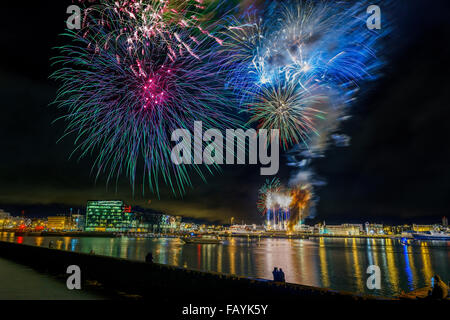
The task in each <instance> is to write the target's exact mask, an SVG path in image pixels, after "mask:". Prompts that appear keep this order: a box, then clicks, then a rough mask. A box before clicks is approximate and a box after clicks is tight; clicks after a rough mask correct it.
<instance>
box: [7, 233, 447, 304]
mask: <svg viewBox="0 0 450 320" xmlns="http://www.w3.org/2000/svg"><path fill="white" fill-rule="evenodd" d="M0 240H3V241H11V242H18V243H24V244H31V245H37V246H43V247H48V246H49V242H50V241H53V244H54V247H55V248H58V249H61V250H71V251H77V252H84V253H89V252H91V251H94V253H96V254H100V255H107V256H114V257H120V258H127V259H131V260H144V259H145V255H146V254H147V253H148V252H152V253H153V257H154V261H155V262H158V263H163V264H169V265H175V266H181V267H185V268H190V269H198V270H204V271H217V272H223V273H229V274H237V275H242V276H249V277H257V278H266V279H272V270H273V268H274V267H275V266H276V267H279V268H282V269H283V271H284V272H285V274H286V281H288V282H293V283H300V284H304V285H311V286H317V287H327V288H332V289H336V290H343V291H351V292H358V293H370V294H379V295H387V296H391V295H395V294H398V293H400V292H401V291H402V290H403V291H410V290H414V289H417V288H421V287H425V286H428V285H429V282H430V279H431V277H432V276H433V275H434V274H435V273H437V274H439V275H440V276H441V278H442V279H443V280H444V281H446V282H447V281H449V280H450V263H449V261H450V242H419V243H414V244H413V245H412V246H403V245H401V244H400V242H399V241H397V240H393V239H355V238H348V239H332V238H318V239H311V240H300V239H298V240H297V239H271V238H262V239H244V238H228V239H227V240H226V241H225V243H224V244H222V245H211V244H208V245H203V244H184V242H183V241H181V240H179V239H176V238H124V237H123V238H89V237H82V238H71V237H14V236H11V234H8V233H0ZM371 264H375V265H378V266H379V267H380V269H381V273H382V284H381V290H369V289H367V286H366V280H367V278H368V276H369V275H368V274H366V269H367V267H368V266H369V265H371Z"/></svg>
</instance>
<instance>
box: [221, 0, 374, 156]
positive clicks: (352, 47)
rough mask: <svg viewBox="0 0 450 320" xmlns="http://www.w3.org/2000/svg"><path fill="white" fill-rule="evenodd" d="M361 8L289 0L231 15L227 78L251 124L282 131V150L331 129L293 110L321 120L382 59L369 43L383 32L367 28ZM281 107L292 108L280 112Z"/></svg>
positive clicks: (346, 98) (226, 44) (226, 50)
mask: <svg viewBox="0 0 450 320" xmlns="http://www.w3.org/2000/svg"><path fill="white" fill-rule="evenodd" d="M366 8H367V6H366V5H365V3H358V4H356V5H349V4H348V5H344V4H342V3H339V4H333V3H330V2H317V1H292V2H290V3H289V4H279V3H278V4H277V3H273V5H271V6H269V8H268V9H267V10H266V11H262V12H260V13H259V15H258V17H256V14H255V13H252V14H249V15H248V16H247V17H246V20H245V21H243V22H240V21H238V20H233V21H231V25H230V26H229V27H228V28H227V30H226V31H225V32H224V33H223V39H224V43H223V47H222V50H223V51H224V56H225V58H224V61H225V63H224V64H225V65H226V66H227V67H229V68H231V69H232V71H231V72H230V75H231V79H230V80H229V84H230V86H232V87H234V89H235V92H236V93H237V94H238V96H239V98H240V101H241V102H242V105H243V106H244V110H245V111H247V112H249V113H250V118H251V120H250V122H255V120H256V119H257V122H258V123H259V125H260V126H261V127H264V128H274V129H280V131H281V134H280V138H281V141H282V143H283V146H284V147H285V148H287V147H288V146H293V145H296V144H297V143H299V142H301V143H302V144H303V145H304V146H305V147H307V146H308V143H309V142H310V138H311V136H315V135H317V134H319V135H325V136H328V135H329V134H331V132H329V131H327V130H325V131H323V132H322V131H320V130H315V129H314V127H320V124H319V123H320V121H315V122H314V123H313V122H311V121H310V119H311V114H308V113H307V112H306V113H305V114H304V115H301V114H299V112H298V111H299V110H305V111H308V110H309V111H311V109H315V110H317V111H319V113H320V114H321V118H323V119H326V117H327V115H326V113H327V110H328V109H330V107H329V106H328V105H327V104H329V101H331V100H332V98H334V97H336V96H338V97H339V100H340V101H342V104H343V105H348V104H350V103H351V102H352V101H353V100H354V94H355V92H357V90H358V85H359V82H361V81H363V80H367V79H374V78H376V76H377V71H378V69H379V67H380V66H381V65H382V64H381V63H380V61H379V60H378V59H377V58H376V55H375V50H374V46H375V44H376V42H377V40H378V38H379V36H380V34H381V33H377V32H374V31H371V30H369V29H368V28H367V27H366V24H365V18H366V12H365V10H366ZM274 17H276V18H274ZM317 87H320V90H319V91H317V90H316V88H317ZM317 92H318V95H317V96H315V95H316V93H317ZM336 92H337V93H336ZM326 96H328V98H326ZM284 100H290V104H289V105H290V106H291V107H290V108H285V106H286V104H285V103H284V104H283V103H281V102H282V101H284ZM318 101H321V102H324V101H328V102H326V103H318ZM308 104H310V106H309V108H308V107H306V108H305V106H307V105H308ZM333 104H335V103H334V102H333ZM283 106H284V107H283ZM286 109H288V110H292V111H293V112H281V113H280V112H277V111H280V110H286ZM271 110H272V111H273V112H271ZM275 115H280V116H279V117H277V116H275ZM281 115H282V116H281ZM287 117H292V118H291V119H289V120H288V119H287ZM305 120H307V121H306V122H305ZM333 128H334V129H336V128H337V126H336V125H334V126H333Z"/></svg>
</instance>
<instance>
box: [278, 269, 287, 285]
mask: <svg viewBox="0 0 450 320" xmlns="http://www.w3.org/2000/svg"><path fill="white" fill-rule="evenodd" d="M278 272H279V274H280V280H278V281H281V282H286V279H285V277H284V272H283V269H281V268H280V271H278Z"/></svg>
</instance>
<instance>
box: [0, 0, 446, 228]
mask: <svg viewBox="0 0 450 320" xmlns="http://www.w3.org/2000/svg"><path fill="white" fill-rule="evenodd" d="M34 5H35V6H36V10H37V12H46V13H47V15H46V16H47V17H48V18H47V19H40V16H39V15H34V14H32V13H31V12H36V10H14V6H13V5H12V4H8V5H6V8H5V9H4V10H6V11H8V12H11V14H10V15H8V17H6V18H5V19H6V20H8V21H7V23H8V24H10V25H12V26H14V27H13V28H10V29H9V30H8V32H7V33H6V31H3V37H4V38H5V39H9V41H4V42H3V43H2V44H1V45H2V48H1V51H2V55H3V61H9V63H8V64H4V65H3V66H2V68H1V71H2V75H1V81H2V82H3V83H4V85H3V87H2V94H3V97H4V103H5V104H6V105H7V106H8V108H3V109H2V111H1V115H2V117H1V122H0V134H1V135H2V137H3V138H2V141H1V145H0V149H1V150H2V151H3V154H4V155H3V157H2V158H1V160H0V168H1V172H0V207H5V208H8V210H10V211H12V212H15V213H20V212H21V211H22V210H25V211H26V212H27V213H29V214H33V213H34V212H44V211H45V210H48V211H51V212H53V213H56V211H58V210H59V209H58V208H59V207H60V208H70V207H83V205H84V203H85V201H86V200H87V199H116V198H120V199H123V200H124V201H125V202H127V203H132V204H133V205H135V206H139V207H142V208H151V209H154V210H158V211H163V212H167V213H169V214H177V215H182V216H192V217H193V218H199V219H207V220H210V221H221V222H226V221H229V220H230V218H231V217H235V218H236V219H237V220H239V221H242V220H244V221H249V222H253V221H254V222H257V221H262V220H263V217H261V216H260V215H259V213H258V211H257V208H256V202H257V197H258V188H259V187H260V186H261V185H262V184H263V183H264V179H265V177H261V176H260V175H259V174H258V171H259V166H257V165H255V166H251V165H250V166H249V165H246V166H224V167H223V172H222V173H219V174H216V175H214V176H209V177H207V180H208V183H203V182H202V181H201V179H196V178H194V179H193V186H194V187H193V189H190V188H188V189H187V193H186V195H185V196H184V197H183V198H180V197H178V198H175V197H174V196H173V195H172V194H171V192H170V190H168V189H167V188H162V189H161V192H160V198H158V196H157V195H154V194H152V193H150V192H149V191H148V190H147V191H146V193H145V195H142V191H141V190H140V189H136V191H135V192H134V194H133V192H132V189H131V187H130V184H129V182H128V181H127V179H126V177H123V178H121V179H120V180H119V182H118V184H117V185H116V183H115V182H112V183H110V184H109V186H108V187H106V182H105V177H104V176H100V178H99V180H98V181H96V179H95V175H94V174H93V173H91V163H92V162H93V159H94V158H95V157H94V156H93V157H91V158H89V157H88V158H85V159H82V160H78V159H77V156H76V155H75V156H73V157H72V158H69V156H70V154H71V149H72V144H73V137H68V138H66V139H63V140H62V141H60V142H58V139H59V137H60V136H61V135H62V132H63V130H64V127H65V123H64V122H63V121H57V122H56V123H54V124H53V123H52V122H53V120H54V119H55V118H57V117H58V116H60V115H61V114H60V113H59V111H58V110H56V108H54V107H53V106H48V104H49V103H50V102H51V101H52V99H53V98H54V95H55V92H56V88H57V85H56V83H55V82H53V81H50V80H48V79H47V75H48V74H50V71H51V70H52V69H51V67H50V62H49V58H50V57H51V56H52V55H54V53H55V52H54V51H53V50H52V49H51V48H52V47H54V46H57V45H58V44H59V43H60V41H61V39H60V38H59V37H58V34H59V33H61V32H62V31H63V30H64V27H65V24H64V21H65V19H66V18H67V15H66V13H65V9H66V4H58V5H44V4H34ZM414 6H415V7H414ZM421 8H422V7H421V5H420V4H418V3H416V4H411V7H410V9H408V13H403V14H401V12H400V11H401V10H400V11H399V12H394V13H392V15H396V18H397V20H398V21H399V25H400V26H401V28H400V29H399V31H398V32H397V33H396V34H394V35H392V39H388V40H389V41H393V43H394V42H395V44H396V46H397V48H396V49H395V50H394V49H392V50H391V49H388V50H389V52H387V54H388V56H389V59H390V61H391V62H390V64H389V67H386V68H385V69H384V70H383V72H384V73H385V77H384V78H383V79H381V80H380V81H378V82H377V83H369V84H368V86H370V87H371V89H370V90H369V91H368V93H367V94H365V95H364V96H361V97H360V98H359V100H358V102H357V104H356V105H355V107H354V108H353V109H352V119H351V120H349V121H348V122H347V123H346V125H345V127H346V128H345V131H346V132H347V133H348V134H349V136H351V137H352V142H351V144H350V146H348V147H345V148H330V150H328V151H327V156H326V157H325V158H320V159H317V160H316V161H315V165H314V170H315V171H316V173H317V175H318V176H320V177H323V179H324V180H325V181H326V185H324V186H322V187H319V188H317V190H316V193H317V195H318V196H319V198H320V201H319V202H318V205H317V208H316V212H315V215H316V217H317V219H319V220H330V221H360V220H380V221H382V220H393V221H402V220H405V221H413V220H414V219H416V220H418V221H438V220H439V219H441V217H442V216H445V215H447V216H448V207H449V204H450V203H449V202H448V201H449V200H448V197H446V192H447V191H448V190H449V189H450V185H449V183H450V182H448V181H450V179H448V177H450V169H449V168H448V166H447V163H448V159H449V154H448V151H447V150H446V148H443V146H444V145H445V143H446V141H447V137H448V133H447V132H446V130H445V128H446V123H445V117H444V116H443V115H445V114H447V113H448V111H447V110H445V109H444V108H443V107H442V105H441V104H440V103H439V102H438V101H446V100H448V98H447V95H448V93H447V92H446V90H445V88H446V86H447V85H448V79H447V77H446V74H447V72H444V70H442V72H439V73H437V74H436V73H435V70H436V68H438V67H440V68H447V67H448V66H447V64H445V61H446V59H447V56H448V51H449V45H448V44H447V43H442V41H437V40H438V39H442V38H444V37H445V36H446V35H447V34H448V32H449V26H448V24H447V23H445V17H444V15H443V14H442V13H441V12H439V10H433V12H429V15H426V16H424V17H420V19H419V17H418V16H417V12H421ZM18 15H21V16H25V17H26V19H24V18H23V17H21V18H20V19H19V18H18ZM417 19H419V21H421V23H420V24H418V23H415V22H414V21H416V20H417ZM24 20H26V21H28V22H29V25H33V24H36V25H38V26H39V28H40V30H41V32H40V37H36V39H33V37H30V36H29V35H28V34H27V32H28V26H27V25H24V24H23V23H22V22H19V21H24ZM5 23H6V22H5ZM15 39H27V41H23V40H20V41H18V40H15ZM5 44H7V45H8V46H12V47H13V48H14V49H15V50H7V48H6V47H5ZM30 47H34V48H35V50H31V51H32V54H33V58H31V56H30V54H31V53H30V50H28V48H30ZM411 66H414V68H412V67H411ZM405 75H406V76H405ZM423 79H433V80H432V81H427V82H426V83H425V84H424V83H423ZM406 92H407V93H408V94H405V93H406ZM431 97H433V98H431ZM281 158H282V161H280V163H281V168H280V172H279V175H278V176H279V177H280V179H281V180H282V181H283V182H284V183H287V182H288V181H289V178H290V175H291V174H292V168H291V167H288V166H287V165H286V162H287V161H285V160H286V154H283V155H281ZM37 214H39V213H37Z"/></svg>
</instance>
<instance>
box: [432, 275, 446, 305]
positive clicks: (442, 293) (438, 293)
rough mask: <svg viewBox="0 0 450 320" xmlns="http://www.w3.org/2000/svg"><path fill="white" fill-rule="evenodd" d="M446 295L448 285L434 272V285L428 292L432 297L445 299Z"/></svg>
mask: <svg viewBox="0 0 450 320" xmlns="http://www.w3.org/2000/svg"><path fill="white" fill-rule="evenodd" d="M447 296H448V287H447V285H446V284H445V282H444V281H442V280H441V278H440V277H439V276H438V275H437V274H436V275H434V285H433V288H432V289H431V292H430V297H431V298H432V299H445V298H446V297H447Z"/></svg>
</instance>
